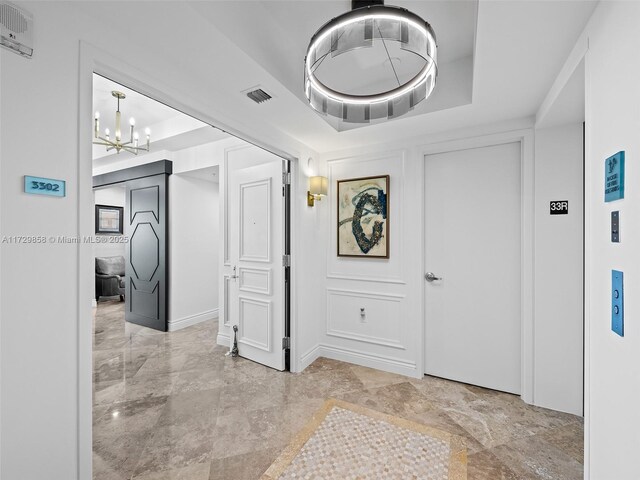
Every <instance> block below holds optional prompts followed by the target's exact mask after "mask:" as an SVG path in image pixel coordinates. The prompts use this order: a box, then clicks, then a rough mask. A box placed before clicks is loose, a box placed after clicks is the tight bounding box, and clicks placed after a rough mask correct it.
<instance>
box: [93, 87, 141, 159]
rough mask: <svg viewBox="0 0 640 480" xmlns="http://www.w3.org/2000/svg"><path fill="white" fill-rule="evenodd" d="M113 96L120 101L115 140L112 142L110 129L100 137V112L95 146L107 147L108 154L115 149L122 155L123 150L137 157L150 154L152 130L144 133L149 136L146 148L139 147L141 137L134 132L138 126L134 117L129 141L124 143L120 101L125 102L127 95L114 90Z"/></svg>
mask: <svg viewBox="0 0 640 480" xmlns="http://www.w3.org/2000/svg"><path fill="white" fill-rule="evenodd" d="M111 95H113V96H114V97H116V99H117V100H118V109H117V110H116V132H115V136H116V138H115V140H111V137H110V136H109V135H110V132H109V129H108V128H105V129H104V137H101V136H100V112H96V116H95V122H94V129H93V134H94V137H95V138H96V140H94V141H93V144H94V145H104V146H106V147H107V152H109V151H111V150H113V149H115V150H116V153H120V151H121V150H124V151H125V152H129V153H133V154H134V155H137V154H138V152H140V151H143V152H148V151H149V143H150V142H151V130H150V129H148V128H147V129H145V131H144V133H145V135H146V136H147V144H146V146H142V147H141V146H138V142H139V139H140V137H139V135H138V132H134V131H133V129H134V128H135V126H136V121H135V119H134V118H133V117H131V118H130V119H129V127H130V131H129V141H128V142H122V130H121V129H120V100H124V99H125V98H126V96H125V94H124V93H122V92H119V91H117V90H113V91H112V92H111Z"/></svg>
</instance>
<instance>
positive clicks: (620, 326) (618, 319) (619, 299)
mask: <svg viewBox="0 0 640 480" xmlns="http://www.w3.org/2000/svg"><path fill="white" fill-rule="evenodd" d="M623 279H624V274H623V273H622V272H620V271H618V270H612V271H611V330H613V331H614V332H615V333H617V334H618V335H620V336H621V337H624V283H623Z"/></svg>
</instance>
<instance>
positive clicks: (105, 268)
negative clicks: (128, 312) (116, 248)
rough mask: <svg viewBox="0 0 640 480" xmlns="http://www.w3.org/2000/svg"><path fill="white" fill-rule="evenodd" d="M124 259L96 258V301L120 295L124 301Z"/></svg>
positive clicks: (117, 257)
mask: <svg viewBox="0 0 640 480" xmlns="http://www.w3.org/2000/svg"><path fill="white" fill-rule="evenodd" d="M124 291H125V280H124V257H123V256H121V255H119V256H116V257H96V301H98V300H100V297H111V296H114V295H120V301H122V300H124Z"/></svg>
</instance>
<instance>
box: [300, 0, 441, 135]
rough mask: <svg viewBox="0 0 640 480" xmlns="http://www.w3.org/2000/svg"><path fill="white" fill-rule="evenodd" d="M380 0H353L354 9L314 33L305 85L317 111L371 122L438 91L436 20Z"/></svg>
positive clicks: (395, 114) (409, 107)
mask: <svg viewBox="0 0 640 480" xmlns="http://www.w3.org/2000/svg"><path fill="white" fill-rule="evenodd" d="M362 3H365V4H369V5H367V6H364V7H362V6H360V5H361V4H362ZM381 3H382V2H379V1H378V2H375V1H372V2H358V1H354V2H352V6H353V7H354V8H353V9H352V10H351V11H349V12H347V13H345V14H343V15H340V16H339V17H336V18H334V19H333V20H331V21H330V22H328V23H326V24H325V25H323V26H322V27H320V29H319V30H318V31H317V32H316V33H315V34H314V35H313V37H311V40H310V42H309V47H308V49H307V54H306V56H305V62H304V63H305V65H304V89H305V95H306V97H307V99H308V100H309V104H310V105H311V106H312V107H313V108H314V109H315V110H316V111H318V112H320V113H322V114H324V115H330V116H333V117H336V118H338V119H340V120H342V121H344V122H349V123H369V122H370V121H372V120H376V119H386V118H396V117H398V116H400V115H404V114H405V113H407V112H408V111H410V110H412V109H413V108H414V107H415V106H416V105H417V104H418V103H420V102H421V101H422V100H424V99H426V98H427V97H428V96H429V95H430V94H431V92H432V91H433V88H434V86H435V84H436V76H437V74H438V66H437V55H436V49H437V48H436V37H435V33H434V32H433V29H432V28H431V25H429V24H428V23H427V22H426V21H424V20H423V19H422V18H421V17H419V16H418V15H416V14H414V13H412V12H410V11H408V10H406V9H404V8H399V7H392V6H386V5H382V4H381Z"/></svg>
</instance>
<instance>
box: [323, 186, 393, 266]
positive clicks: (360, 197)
mask: <svg viewBox="0 0 640 480" xmlns="http://www.w3.org/2000/svg"><path fill="white" fill-rule="evenodd" d="M337 183H338V185H337V187H338V188H337V189H336V190H337V195H338V198H337V200H338V201H337V202H336V203H337V205H338V225H337V232H338V256H339V257H372V258H389V175H382V176H379V177H364V178H352V179H349V180H338V182H337Z"/></svg>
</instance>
